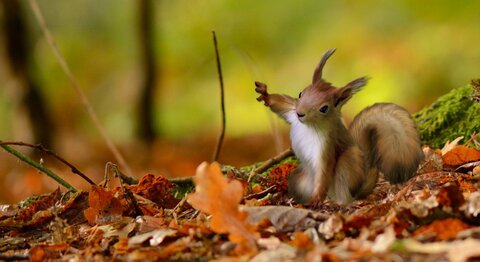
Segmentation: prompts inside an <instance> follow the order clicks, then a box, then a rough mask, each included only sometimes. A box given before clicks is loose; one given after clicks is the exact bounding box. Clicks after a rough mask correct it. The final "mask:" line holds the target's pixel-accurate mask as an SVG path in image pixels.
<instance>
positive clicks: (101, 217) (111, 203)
mask: <svg viewBox="0 0 480 262" xmlns="http://www.w3.org/2000/svg"><path fill="white" fill-rule="evenodd" d="M88 204H89V205H90V207H89V208H87V209H85V210H84V211H83V215H84V216H85V218H86V219H87V220H88V223H89V224H90V225H94V224H103V223H105V222H109V221H113V220H115V219H117V218H119V217H120V216H121V215H122V211H123V208H122V205H121V203H120V201H119V200H118V199H117V198H115V197H114V196H113V193H112V192H110V191H106V190H105V189H104V188H103V187H97V186H93V187H92V189H91V190H90V192H89V194H88Z"/></svg>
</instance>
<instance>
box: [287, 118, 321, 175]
mask: <svg viewBox="0 0 480 262" xmlns="http://www.w3.org/2000/svg"><path fill="white" fill-rule="evenodd" d="M292 120H293V121H292V122H291V125H292V126H291V130H290V139H291V140H292V148H293V151H294V152H295V154H296V156H297V157H298V158H299V160H300V162H301V163H302V166H304V167H305V168H309V169H311V170H309V173H312V175H314V176H316V174H318V172H321V173H323V172H322V171H323V169H324V165H323V163H322V161H321V158H322V154H323V153H324V151H325V149H326V148H325V146H326V144H325V141H326V137H325V134H324V132H322V130H320V129H316V128H314V127H310V126H307V125H305V124H303V123H301V122H300V121H298V119H295V120H294V119H292Z"/></svg>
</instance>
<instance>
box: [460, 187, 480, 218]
mask: <svg viewBox="0 0 480 262" xmlns="http://www.w3.org/2000/svg"><path fill="white" fill-rule="evenodd" d="M461 209H463V210H465V213H466V215H467V216H468V217H477V216H478V214H480V192H478V191H477V192H473V193H471V194H470V195H469V196H468V197H467V198H466V202H465V205H464V206H462V207H461Z"/></svg>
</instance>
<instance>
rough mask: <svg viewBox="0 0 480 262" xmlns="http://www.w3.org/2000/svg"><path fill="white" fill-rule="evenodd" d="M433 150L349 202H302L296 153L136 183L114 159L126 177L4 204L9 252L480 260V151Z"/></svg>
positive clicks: (111, 175) (17, 255)
mask: <svg viewBox="0 0 480 262" xmlns="http://www.w3.org/2000/svg"><path fill="white" fill-rule="evenodd" d="M424 153H425V156H426V157H425V161H424V162H423V163H422V164H421V166H420V168H419V170H418V172H417V176H415V177H414V178H412V179H410V180H409V181H408V182H407V183H405V184H404V185H391V184H389V183H388V182H387V181H385V180H383V179H380V181H379V183H378V184H377V187H376V188H375V190H374V192H373V193H372V194H371V195H370V196H369V197H368V198H367V199H364V200H356V201H354V202H353V203H351V204H348V205H344V206H341V205H337V204H335V203H333V202H331V201H329V200H326V201H325V202H324V203H323V204H321V205H319V206H318V207H313V206H302V205H299V204H296V203H295V202H294V200H293V199H291V198H290V197H289V196H288V194H287V178H288V176H289V174H290V173H291V171H292V170H293V169H294V168H295V167H296V165H297V162H296V160H295V159H293V158H292V157H290V158H286V159H285V160H284V161H281V162H280V163H278V164H276V165H273V166H271V167H270V168H268V169H267V170H265V171H262V172H258V173H256V172H254V170H255V168H257V167H258V165H260V164H261V163H259V164H255V165H252V166H247V167H243V168H236V167H231V166H220V165H219V164H217V163H213V164H208V163H203V164H201V165H200V166H199V167H198V168H197V171H196V175H195V177H194V178H193V182H194V183H193V184H190V182H191V181H189V180H183V181H174V182H172V181H170V180H168V179H167V178H165V177H163V176H160V175H153V174H148V175H145V176H143V177H142V178H141V179H140V181H138V183H135V184H127V183H123V182H118V181H120V179H119V178H118V177H119V173H118V170H116V169H115V168H112V169H111V170H110V171H109V172H107V175H108V176H107V180H109V179H110V180H117V183H118V186H111V185H110V183H106V182H105V181H104V182H102V183H99V184H97V185H96V186H92V187H91V188H90V189H88V190H79V191H77V192H71V191H68V192H62V191H60V190H59V189H57V190H54V191H53V192H51V193H49V194H44V195H41V196H36V197H30V198H27V199H25V200H23V201H21V202H19V203H17V204H11V205H1V206H0V236H1V237H0V259H3V260H31V261H43V260H46V259H49V260H60V261H63V260H65V261H66V260H71V259H81V260H83V259H86V258H94V259H115V260H131V261H137V260H138V261H145V260H146V261H154V260H162V261H185V260H187V261H190V260H199V261H207V260H212V259H215V260H220V261H237V260H239V261H247V260H252V261H293V260H298V261H305V260H306V261H324V260H325V261H343V260H350V261H351V260H361V259H367V260H373V259H375V260H379V261H392V260H395V261H402V260H427V261H433V260H451V261H466V260H469V259H471V258H479V257H480V227H479V225H480V219H479V214H480V190H479V185H480V183H479V181H480V151H479V150H477V149H475V148H473V147H465V146H459V145H457V143H456V142H453V143H449V144H447V145H446V146H445V147H444V148H443V149H442V150H440V149H437V150H433V149H430V148H428V147H424ZM257 170H258V169H257ZM109 185H110V186H109ZM194 188H195V189H194Z"/></svg>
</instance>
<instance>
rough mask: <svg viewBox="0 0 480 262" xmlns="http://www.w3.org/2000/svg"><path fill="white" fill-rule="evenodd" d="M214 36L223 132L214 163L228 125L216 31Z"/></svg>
mask: <svg viewBox="0 0 480 262" xmlns="http://www.w3.org/2000/svg"><path fill="white" fill-rule="evenodd" d="M212 35H213V46H214V47H215V57H216V58H217V72H218V80H219V81H220V105H221V109H222V131H221V132H220V136H219V137H218V140H217V145H216V146H215V152H214V153H213V156H212V162H215V161H217V160H218V156H219V155H220V149H221V148H222V144H223V138H224V136H225V125H226V117H225V95H224V88H223V74H222V65H221V64H220V54H219V53H218V43H217V35H216V34H215V31H212Z"/></svg>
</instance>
